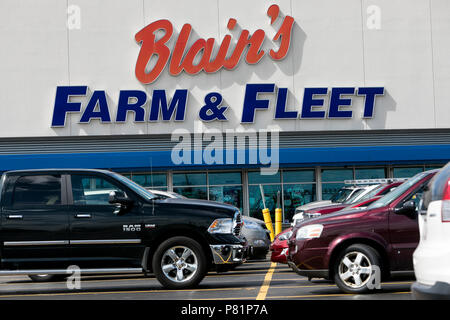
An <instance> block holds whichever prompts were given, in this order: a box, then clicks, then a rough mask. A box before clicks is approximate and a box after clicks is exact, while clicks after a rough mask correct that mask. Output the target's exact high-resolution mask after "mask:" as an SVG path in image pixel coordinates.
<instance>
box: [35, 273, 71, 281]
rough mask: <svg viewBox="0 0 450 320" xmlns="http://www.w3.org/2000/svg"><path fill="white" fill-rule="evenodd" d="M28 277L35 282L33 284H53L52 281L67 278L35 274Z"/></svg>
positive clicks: (60, 275)
mask: <svg viewBox="0 0 450 320" xmlns="http://www.w3.org/2000/svg"><path fill="white" fill-rule="evenodd" d="M28 277H29V278H30V279H31V280H33V282H52V281H62V280H64V279H65V278H66V277H67V276H66V275H64V274H33V275H28Z"/></svg>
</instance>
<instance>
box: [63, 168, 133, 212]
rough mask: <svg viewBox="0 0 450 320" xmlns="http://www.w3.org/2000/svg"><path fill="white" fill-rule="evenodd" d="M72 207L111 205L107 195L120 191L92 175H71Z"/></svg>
mask: <svg viewBox="0 0 450 320" xmlns="http://www.w3.org/2000/svg"><path fill="white" fill-rule="evenodd" d="M71 181H72V194H73V204H74V205H111V204H110V203H109V201H108V200H109V193H110V192H111V191H122V192H124V191H123V190H121V189H120V188H119V187H117V186H116V185H114V184H112V183H111V182H109V181H108V180H106V179H104V178H102V177H98V176H93V175H72V178H71Z"/></svg>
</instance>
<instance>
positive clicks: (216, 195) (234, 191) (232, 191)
mask: <svg viewBox="0 0 450 320" xmlns="http://www.w3.org/2000/svg"><path fill="white" fill-rule="evenodd" d="M209 200H211V201H217V202H223V203H228V204H231V205H233V206H235V207H237V208H239V209H240V210H241V212H242V204H243V199H242V186H212V187H209Z"/></svg>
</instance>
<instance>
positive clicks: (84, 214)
mask: <svg viewBox="0 0 450 320" xmlns="http://www.w3.org/2000/svg"><path fill="white" fill-rule="evenodd" d="M75 218H92V216H91V214H90V213H78V214H76V215H75Z"/></svg>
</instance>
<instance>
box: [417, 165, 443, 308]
mask: <svg viewBox="0 0 450 320" xmlns="http://www.w3.org/2000/svg"><path fill="white" fill-rule="evenodd" d="M419 213H420V214H419V229H420V243H419V246H418V247H417V249H416V251H415V252H414V256H413V261H414V272H415V274H416V279H417V280H416V282H415V283H414V284H413V285H412V288H411V289H412V293H413V297H414V298H415V299H450V163H448V164H447V165H446V166H445V167H444V168H442V169H441V171H440V172H438V173H437V174H436V176H435V177H433V179H432V180H431V181H430V183H429V184H428V190H427V191H426V192H425V194H424V197H423V201H422V203H421V205H420V212H419Z"/></svg>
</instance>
